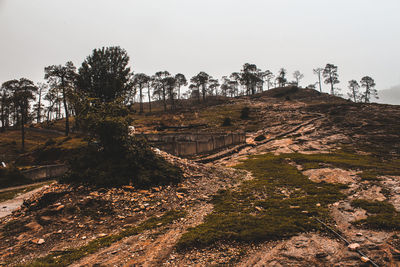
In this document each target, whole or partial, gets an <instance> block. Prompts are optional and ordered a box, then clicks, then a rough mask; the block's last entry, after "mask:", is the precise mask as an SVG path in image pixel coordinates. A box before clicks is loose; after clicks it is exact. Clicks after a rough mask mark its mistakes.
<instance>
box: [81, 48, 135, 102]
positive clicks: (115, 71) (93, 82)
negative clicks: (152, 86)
mask: <svg viewBox="0 0 400 267" xmlns="http://www.w3.org/2000/svg"><path fill="white" fill-rule="evenodd" d="M128 64H129V56H128V54H127V52H126V51H125V50H124V49H122V48H120V47H119V46H112V47H103V48H101V49H94V50H93V52H92V54H91V55H89V56H88V57H87V58H86V59H85V60H84V62H83V63H82V66H81V67H80V68H79V75H78V79H77V87H78V89H79V90H81V91H83V92H85V93H86V94H87V95H88V96H89V97H93V98H98V99H99V100H100V101H101V102H110V101H113V100H114V99H116V98H117V97H121V96H123V95H124V93H125V92H127V91H129V90H131V89H132V88H133V86H134V85H133V82H132V79H131V78H132V75H133V74H132V72H131V69H130V67H128Z"/></svg>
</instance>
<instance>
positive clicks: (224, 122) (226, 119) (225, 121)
mask: <svg viewBox="0 0 400 267" xmlns="http://www.w3.org/2000/svg"><path fill="white" fill-rule="evenodd" d="M222 126H232V120H231V118H229V117H225V118H224V121H223V122H222Z"/></svg>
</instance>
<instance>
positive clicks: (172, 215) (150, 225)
mask: <svg viewBox="0 0 400 267" xmlns="http://www.w3.org/2000/svg"><path fill="white" fill-rule="evenodd" d="M185 215H186V214H185V212H183V211H174V210H171V211H168V212H166V213H165V214H164V215H163V216H161V217H152V218H149V219H148V220H146V221H145V222H143V223H141V224H139V225H138V226H136V227H130V228H128V229H125V230H123V231H122V232H120V233H118V234H114V235H109V236H105V237H101V238H97V239H95V240H93V241H90V242H89V243H88V244H87V245H85V246H82V247H79V248H73V249H68V250H64V251H57V252H52V253H51V254H49V255H47V256H45V257H42V258H38V259H36V260H35V261H34V262H32V263H29V264H27V265H23V266H41V267H42V266H68V265H70V264H72V263H73V262H75V261H77V260H79V259H81V258H83V257H85V256H87V255H90V254H93V253H95V252H96V251H98V250H100V249H101V248H105V247H109V246H110V245H111V244H113V243H115V242H117V241H120V240H121V239H123V238H125V237H128V236H132V235H137V234H139V233H141V232H143V231H145V230H148V229H154V228H157V227H162V226H165V225H167V224H170V223H172V222H173V221H175V220H177V219H179V218H182V217H184V216H185Z"/></svg>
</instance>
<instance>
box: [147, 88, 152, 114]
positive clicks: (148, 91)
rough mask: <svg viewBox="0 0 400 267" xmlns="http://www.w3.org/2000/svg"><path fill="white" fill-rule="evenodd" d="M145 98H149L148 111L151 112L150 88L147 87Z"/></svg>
mask: <svg viewBox="0 0 400 267" xmlns="http://www.w3.org/2000/svg"><path fill="white" fill-rule="evenodd" d="M147 96H148V97H149V110H150V112H151V99H150V86H149V85H147Z"/></svg>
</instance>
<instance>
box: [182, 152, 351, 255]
mask: <svg viewBox="0 0 400 267" xmlns="http://www.w3.org/2000/svg"><path fill="white" fill-rule="evenodd" d="M288 156H289V155H280V156H275V155H272V154H265V155H259V156H253V157H251V158H250V159H248V160H245V161H244V162H242V163H241V164H240V165H238V166H237V168H239V169H244V170H248V171H250V172H251V173H252V175H253V177H254V179H252V180H250V181H246V182H244V183H243V184H242V185H241V186H240V187H239V188H238V190H224V191H220V192H219V193H218V194H217V195H216V196H215V197H214V199H213V204H214V211H213V212H212V213H211V214H210V215H208V216H207V217H206V219H205V221H204V223H203V224H201V225H199V226H197V227H194V228H191V229H190V230H189V231H188V232H187V233H186V234H184V235H183V236H182V238H181V239H180V241H179V243H178V248H181V249H182V248H187V247H194V246H208V245H211V244H213V243H216V242H218V241H221V240H224V241H244V242H254V241H264V240H275V239H281V238H286V237H290V236H293V235H295V234H297V233H300V232H308V231H316V230H318V229H321V226H320V225H319V224H318V223H317V222H316V220H315V219H314V218H313V217H315V216H317V217H319V218H324V219H327V218H328V217H329V215H328V205H329V204H331V203H333V202H336V201H337V200H339V199H342V198H344V195H343V194H342V193H341V189H344V188H346V186H345V185H337V184H327V183H314V182H312V181H310V180H309V179H308V178H307V177H306V176H304V175H303V174H302V173H301V172H299V171H298V170H297V169H296V167H294V166H292V165H291V164H289V160H288Z"/></svg>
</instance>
